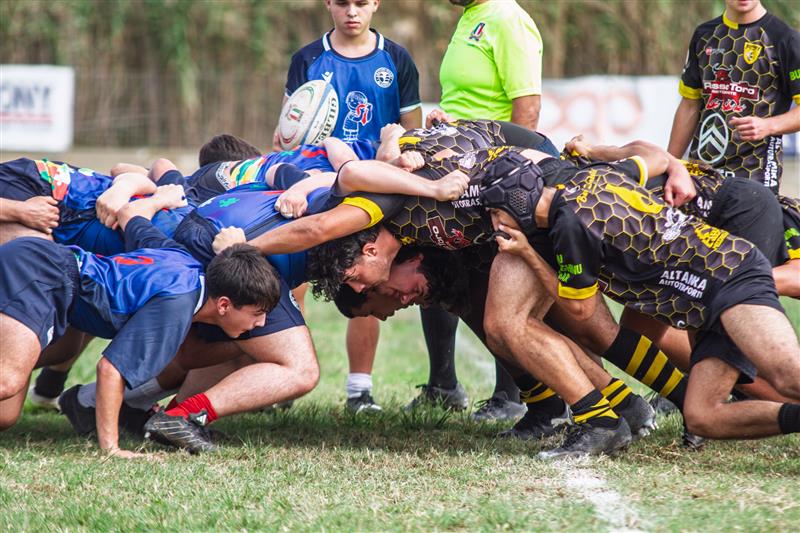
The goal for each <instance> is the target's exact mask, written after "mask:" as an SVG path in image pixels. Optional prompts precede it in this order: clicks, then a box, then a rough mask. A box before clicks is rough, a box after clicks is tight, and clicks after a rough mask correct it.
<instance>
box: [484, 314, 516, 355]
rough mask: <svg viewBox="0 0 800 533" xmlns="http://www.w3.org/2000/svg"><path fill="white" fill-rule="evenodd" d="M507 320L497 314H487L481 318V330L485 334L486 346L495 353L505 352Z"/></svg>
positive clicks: (501, 353)
mask: <svg viewBox="0 0 800 533" xmlns="http://www.w3.org/2000/svg"><path fill="white" fill-rule="evenodd" d="M509 324H511V322H510V321H509V320H503V319H502V317H499V316H497V315H489V314H487V315H486V316H485V317H484V319H483V330H484V332H485V334H486V346H487V348H489V350H490V351H491V352H492V353H494V354H497V355H503V354H505V353H506V352H507V351H508V349H507V343H506V339H507V338H508V326H509Z"/></svg>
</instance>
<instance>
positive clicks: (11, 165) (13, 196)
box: [0, 158, 53, 202]
mask: <svg viewBox="0 0 800 533" xmlns="http://www.w3.org/2000/svg"><path fill="white" fill-rule="evenodd" d="M52 194H53V190H52V187H51V185H50V184H49V183H47V182H46V181H45V180H43V179H42V178H40V177H39V171H38V170H37V169H36V163H34V162H33V160H31V159H26V158H22V159H15V160H13V161H7V162H5V163H0V197H2V198H7V199H9V200H16V201H18V202H24V201H25V200H29V199H31V198H33V197H34V196H51V195H52Z"/></svg>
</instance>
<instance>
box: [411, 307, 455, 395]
mask: <svg viewBox="0 0 800 533" xmlns="http://www.w3.org/2000/svg"><path fill="white" fill-rule="evenodd" d="M419 311H420V317H421V318H422V332H423V334H424V335H425V344H426V345H427V347H428V359H429V361H430V365H431V367H430V375H429V377H428V384H430V385H433V386H435V387H441V388H443V389H454V388H455V386H456V384H457V383H458V378H457V377H456V363H455V351H456V328H457V327H458V317H457V316H455V315H453V314H450V313H448V312H447V311H445V310H444V309H442V308H441V307H438V306H432V307H428V308H420V310H419Z"/></svg>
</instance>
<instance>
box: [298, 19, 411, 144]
mask: <svg viewBox="0 0 800 533" xmlns="http://www.w3.org/2000/svg"><path fill="white" fill-rule="evenodd" d="M371 31H373V33H374V34H375V37H376V40H377V43H376V46H375V50H373V52H372V53H370V54H369V55H366V56H364V57H357V58H348V57H344V56H342V55H339V54H338V53H336V51H335V50H334V49H333V47H331V44H330V39H329V36H330V33H326V34H325V35H323V36H322V38H321V39H318V40H317V41H314V42H313V43H311V44H309V45H307V46H305V47H303V48H302V49H300V50H299V51H298V52H297V53H295V54H294V55H293V56H292V64H291V66H290V67H289V76H288V78H287V81H286V96H290V95H291V94H292V93H293V92H294V91H296V90H297V88H298V87H300V86H301V85H302V84H304V83H305V82H307V81H309V80H325V81H327V82H328V83H330V84H331V85H332V86H333V88H334V90H335V91H336V95H337V96H338V97H339V118H338V120H337V121H336V127H335V128H334V130H333V133H332V134H331V136H333V137H338V138H339V139H341V140H343V141H344V142H354V141H356V140H359V139H361V140H372V141H377V140H379V139H380V131H381V128H382V127H383V126H385V125H386V124H391V123H393V122H400V115H401V114H403V113H407V112H409V111H411V110H413V109H416V108H417V107H419V106H420V105H421V104H420V99H419V74H418V73H417V68H416V66H414V62H413V61H412V60H411V56H409V55H408V52H407V51H406V49H405V48H403V47H402V46H400V45H398V44H395V43H394V42H392V41H390V40H389V39H385V38H384V37H383V35H381V34H380V33H378V32H376V31H374V30H371Z"/></svg>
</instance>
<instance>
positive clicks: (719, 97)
mask: <svg viewBox="0 0 800 533" xmlns="http://www.w3.org/2000/svg"><path fill="white" fill-rule="evenodd" d="M730 75H731V71H730V69H725V68H718V69H717V70H716V74H715V76H714V79H713V80H706V81H704V82H703V94H704V95H706V96H707V97H708V100H707V102H706V109H719V110H721V111H722V112H723V113H730V112H735V113H741V112H742V111H744V101H745V100H750V101H755V100H758V99H759V98H760V96H761V91H760V90H759V88H758V87H754V86H752V85H750V84H749V83H747V82H736V81H733V80H731V78H730Z"/></svg>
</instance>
